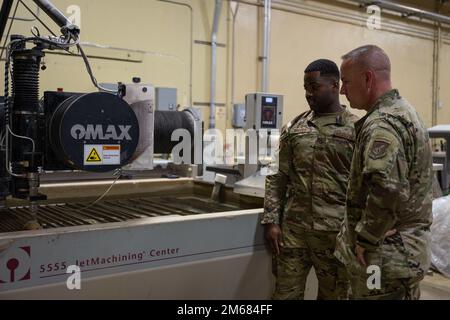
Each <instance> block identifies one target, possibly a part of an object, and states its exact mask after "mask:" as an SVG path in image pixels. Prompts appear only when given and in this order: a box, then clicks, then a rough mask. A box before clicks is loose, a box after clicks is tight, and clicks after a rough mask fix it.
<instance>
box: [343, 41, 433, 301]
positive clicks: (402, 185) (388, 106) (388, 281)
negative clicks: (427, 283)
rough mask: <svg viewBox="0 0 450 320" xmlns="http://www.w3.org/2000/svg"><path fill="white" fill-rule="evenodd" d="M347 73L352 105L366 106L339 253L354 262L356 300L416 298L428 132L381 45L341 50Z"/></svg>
mask: <svg viewBox="0 0 450 320" xmlns="http://www.w3.org/2000/svg"><path fill="white" fill-rule="evenodd" d="M341 77H342V81H343V85H342V89H341V93H343V94H345V95H346V96H347V99H348V100H349V102H350V104H351V106H352V107H354V108H358V109H365V110H367V111H368V112H367V114H366V116H365V117H363V118H362V119H361V120H359V121H358V122H357V123H356V124H355V129H356V137H357V138H356V145H355V153H354V156H353V161H352V167H351V175H350V182H349V189H348V194H347V213H346V218H345V221H344V224H343V228H342V230H341V232H340V234H339V236H338V239H337V250H336V253H335V255H336V257H338V258H339V260H340V261H342V262H343V263H344V264H345V265H346V266H347V268H348V271H349V275H350V280H351V289H352V296H353V298H357V299H418V298H419V296H420V291H419V282H420V280H421V279H423V277H424V275H425V273H426V271H427V269H428V268H429V265H430V225H431V222H432V214H431V206H432V188H431V184H432V155H431V148H430V145H429V138H428V133H427V130H426V128H425V126H424V124H423V123H422V120H421V119H420V117H419V115H418V114H417V112H416V110H415V109H414V108H413V107H412V106H411V104H410V103H409V102H408V101H406V100H405V99H404V98H402V97H401V96H400V94H399V92H398V91H397V90H395V89H394V90H392V89H391V83H390V62H389V58H388V57H387V55H386V54H385V53H384V51H383V50H381V49H380V48H378V47H376V46H364V47H360V48H357V49H355V50H353V51H351V52H350V53H348V54H347V55H345V56H343V63H342V66H341ZM374 266H375V268H374ZM368 268H369V269H368ZM377 277H378V281H377ZM377 282H378V284H377Z"/></svg>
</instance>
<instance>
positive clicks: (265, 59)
mask: <svg viewBox="0 0 450 320" xmlns="http://www.w3.org/2000/svg"><path fill="white" fill-rule="evenodd" d="M271 5H272V4H271V0H264V35H263V55H262V57H261V59H262V83H261V88H262V92H267V90H268V87H269V48H270V9H271Z"/></svg>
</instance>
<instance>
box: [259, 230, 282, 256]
mask: <svg viewBox="0 0 450 320" xmlns="http://www.w3.org/2000/svg"><path fill="white" fill-rule="evenodd" d="M264 229H265V234H266V239H267V241H268V242H269V244H270V247H271V249H272V252H273V253H274V254H275V255H279V254H280V249H281V248H282V247H283V246H284V243H283V240H282V233H281V229H280V227H279V226H278V225H277V224H275V223H270V224H266V225H265V226H264Z"/></svg>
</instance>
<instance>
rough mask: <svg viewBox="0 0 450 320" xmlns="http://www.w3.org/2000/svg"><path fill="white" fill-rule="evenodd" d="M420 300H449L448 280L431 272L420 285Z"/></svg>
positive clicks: (449, 287)
mask: <svg viewBox="0 0 450 320" xmlns="http://www.w3.org/2000/svg"><path fill="white" fill-rule="evenodd" d="M420 291H421V297H420V299H421V300H450V278H446V277H444V276H443V275H441V274H439V273H436V272H433V273H432V274H430V275H427V276H426V277H425V279H423V281H422V282H421V284H420Z"/></svg>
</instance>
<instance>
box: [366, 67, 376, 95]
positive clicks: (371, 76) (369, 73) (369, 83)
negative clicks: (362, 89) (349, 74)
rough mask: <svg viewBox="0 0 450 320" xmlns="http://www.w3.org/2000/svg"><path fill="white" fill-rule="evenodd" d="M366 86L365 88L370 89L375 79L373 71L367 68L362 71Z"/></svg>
mask: <svg viewBox="0 0 450 320" xmlns="http://www.w3.org/2000/svg"><path fill="white" fill-rule="evenodd" d="M364 77H365V82H366V88H367V90H370V89H372V87H373V84H374V81H375V73H374V72H373V71H372V70H367V71H365V72H364Z"/></svg>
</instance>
